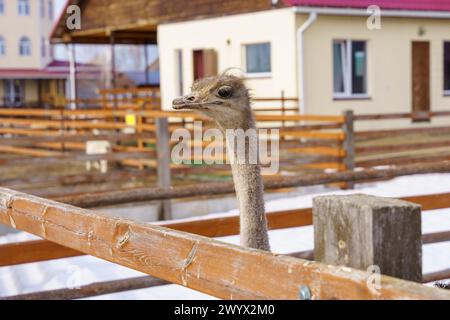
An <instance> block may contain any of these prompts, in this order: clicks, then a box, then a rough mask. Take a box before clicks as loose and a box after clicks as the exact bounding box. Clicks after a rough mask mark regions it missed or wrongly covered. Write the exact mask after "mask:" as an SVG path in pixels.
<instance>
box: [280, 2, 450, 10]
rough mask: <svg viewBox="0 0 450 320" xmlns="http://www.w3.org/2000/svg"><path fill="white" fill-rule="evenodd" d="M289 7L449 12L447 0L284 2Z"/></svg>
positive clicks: (449, 5)
mask: <svg viewBox="0 0 450 320" xmlns="http://www.w3.org/2000/svg"><path fill="white" fill-rule="evenodd" d="M285 3H286V4H288V5H291V6H311V7H333V8H357V9H362V8H363V9H365V8H367V7H369V6H371V5H376V6H379V7H380V8H381V9H388V10H413V11H450V1H449V0H285Z"/></svg>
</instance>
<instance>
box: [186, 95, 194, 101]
mask: <svg viewBox="0 0 450 320" xmlns="http://www.w3.org/2000/svg"><path fill="white" fill-rule="evenodd" d="M186 100H187V101H194V100H195V97H194V96H193V95H189V96H187V97H186Z"/></svg>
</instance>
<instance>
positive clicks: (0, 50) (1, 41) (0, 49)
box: [0, 36, 6, 57]
mask: <svg viewBox="0 0 450 320" xmlns="http://www.w3.org/2000/svg"><path fill="white" fill-rule="evenodd" d="M5 55H6V41H5V38H3V37H2V36H0V57H3V56H5Z"/></svg>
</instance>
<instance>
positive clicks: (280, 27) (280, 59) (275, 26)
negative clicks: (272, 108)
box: [158, 8, 297, 109]
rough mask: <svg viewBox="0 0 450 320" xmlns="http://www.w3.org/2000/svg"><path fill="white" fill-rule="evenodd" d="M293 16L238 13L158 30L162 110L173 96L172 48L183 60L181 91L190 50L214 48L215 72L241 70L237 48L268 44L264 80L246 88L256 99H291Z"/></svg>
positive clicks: (187, 81) (187, 82) (188, 75)
mask: <svg viewBox="0 0 450 320" xmlns="http://www.w3.org/2000/svg"><path fill="white" fill-rule="evenodd" d="M295 23H296V20H295V14H294V13H293V11H292V9H291V8H286V9H278V10H270V11H262V12H257V13H251V14H239V15H233V16H229V17H220V18H213V19H204V20H195V21H189V22H179V23H171V24H162V25H159V27H158V48H159V56H160V66H161V70H160V72H161V93H162V105H163V108H164V109H170V108H171V105H172V100H173V98H174V97H176V96H177V91H178V90H177V88H178V85H177V76H176V75H177V70H176V65H177V64H176V63H175V61H176V50H178V49H181V50H182V56H183V84H184V86H183V92H185V93H187V92H188V91H189V87H190V86H191V85H192V82H193V50H198V49H215V50H216V51H217V54H218V70H219V72H220V71H223V70H225V69H227V68H230V67H236V68H240V69H241V70H244V69H245V65H244V59H243V53H244V50H243V45H245V44H251V43H260V42H270V43H271V63H272V66H271V69H272V73H271V75H270V76H267V77H260V78H249V79H248V80H247V84H248V86H249V87H250V88H251V89H252V93H253V95H254V96H256V97H280V95H281V91H282V90H284V91H285V95H286V96H289V97H295V96H296V92H297V88H296V75H297V71H296V54H295V52H296V50H295V46H296V45H295Z"/></svg>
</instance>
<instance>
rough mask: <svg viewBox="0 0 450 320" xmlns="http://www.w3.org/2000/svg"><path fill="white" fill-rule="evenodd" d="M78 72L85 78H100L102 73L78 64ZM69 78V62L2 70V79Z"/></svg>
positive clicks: (92, 66)
mask: <svg viewBox="0 0 450 320" xmlns="http://www.w3.org/2000/svg"><path fill="white" fill-rule="evenodd" d="M77 68H78V69H77V72H78V73H79V74H82V75H83V76H84V77H89V76H98V75H99V74H100V72H101V70H100V68H99V67H98V66H95V65H92V64H87V63H78V62H77ZM68 77H69V62H68V61H64V60H53V61H52V62H50V63H49V64H48V65H47V66H46V67H45V68H43V69H20V68H18V69H13V68H2V69H0V79H66V78H68Z"/></svg>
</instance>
